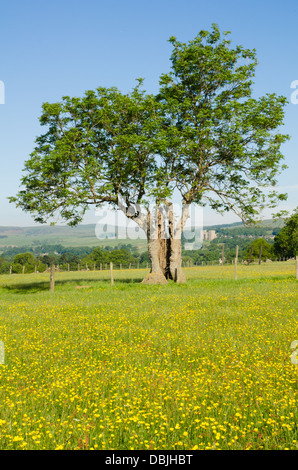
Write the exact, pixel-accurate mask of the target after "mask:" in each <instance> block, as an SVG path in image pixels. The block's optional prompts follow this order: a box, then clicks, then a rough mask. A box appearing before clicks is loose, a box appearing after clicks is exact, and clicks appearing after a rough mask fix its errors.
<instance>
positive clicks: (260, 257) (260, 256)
mask: <svg viewBox="0 0 298 470" xmlns="http://www.w3.org/2000/svg"><path fill="white" fill-rule="evenodd" d="M261 263H262V245H260V251H259V264H261Z"/></svg>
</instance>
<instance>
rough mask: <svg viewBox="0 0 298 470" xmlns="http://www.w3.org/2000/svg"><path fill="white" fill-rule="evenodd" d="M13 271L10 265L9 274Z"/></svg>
mask: <svg viewBox="0 0 298 470" xmlns="http://www.w3.org/2000/svg"><path fill="white" fill-rule="evenodd" d="M11 273H12V266H9V274H11Z"/></svg>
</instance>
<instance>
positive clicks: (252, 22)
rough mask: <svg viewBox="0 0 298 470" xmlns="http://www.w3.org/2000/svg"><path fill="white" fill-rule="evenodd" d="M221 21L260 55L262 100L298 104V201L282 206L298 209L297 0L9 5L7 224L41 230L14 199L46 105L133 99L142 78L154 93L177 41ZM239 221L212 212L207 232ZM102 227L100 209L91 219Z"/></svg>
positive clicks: (2, 218)
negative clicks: (101, 94) (93, 95)
mask: <svg viewBox="0 0 298 470" xmlns="http://www.w3.org/2000/svg"><path fill="white" fill-rule="evenodd" d="M212 23H217V24H218V25H219V28H220V29H221V30H222V31H224V30H229V31H231V36H230V39H231V40H232V43H233V44H241V45H243V46H244V47H247V48H255V49H256V51H257V57H258V60H259V65H258V67H257V70H256V77H255V84H254V88H253V90H254V96H256V97H257V96H261V95H264V94H265V93H271V92H275V93H277V94H280V95H284V96H286V97H287V98H288V100H289V104H288V105H287V107H286V116H285V121H284V124H285V125H284V127H283V132H285V133H288V134H290V136H291V140H290V142H288V143H287V144H285V145H284V146H283V148H282V150H283V153H284V155H285V163H286V164H287V165H288V167H289V169H288V170H286V171H284V172H283V174H282V175H281V176H280V177H279V183H280V186H281V188H282V190H283V191H286V192H288V194H289V198H288V201H287V203H284V204H283V205H282V206H280V208H288V209H290V210H292V209H294V208H295V207H296V206H298V159H297V151H298V132H297V131H298V105H295V104H293V103H291V101H290V99H291V94H292V93H293V91H294V90H293V89H291V88H290V85H291V83H292V82H293V81H294V80H298V58H297V32H296V31H297V23H298V3H297V0H284V1H283V2H272V1H267V0H262V1H260V0H258V1H256V0H252V1H247V2H243V1H242V2H240V1H239V0H238V1H236V0H226V1H224V0H213V1H212V2H206V0H196V1H194V0H184V1H183V2H181V0H179V1H177V0H159V1H157V0H151V1H150V2H149V1H148V2H145V1H142V0H138V1H136V0H125V1H124V0H108V1H103V0H97V1H95V0H85V1H84V2H81V1H76V0H71V1H70V0H60V1H57V0H52V1H51V2H45V1H41V0H38V1H32V0H28V1H26V2H24V1H18V0H17V1H14V0H11V1H10V2H1V5H0V52H1V53H0V58H1V60H0V81H3V82H4V84H5V104H0V158H1V174H0V225H19V226H28V225H34V221H33V219H32V218H31V217H30V215H28V214H25V213H23V212H22V211H21V210H19V209H16V208H15V207H14V206H13V205H12V204H9V203H8V201H7V197H8V196H11V195H14V194H15V193H16V192H17V190H18V187H19V181H20V178H21V175H22V168H23V167H24V162H25V160H26V159H27V158H28V157H29V154H30V152H31V151H32V149H33V147H34V141H35V138H36V137H37V136H38V135H39V134H40V133H41V132H42V128H40V126H39V121H38V118H39V116H40V111H41V104H42V103H43V102H45V101H48V102H54V101H58V100H60V99H61V97H62V96H63V95H70V96H81V95H82V94H83V93H84V92H85V90H87V89H95V88H96V87H98V86H107V87H110V86H116V87H118V88H119V89H120V90H121V91H123V92H128V91H130V90H131V89H132V88H133V87H134V86H135V84H136V81H135V80H136V78H138V77H143V78H144V79H145V82H144V87H145V89H146V90H147V91H148V92H150V93H154V92H156V91H157V89H158V81H159V77H160V75H161V74H162V73H165V72H167V71H169V69H170V60H169V59H170V55H171V45H170V44H169V43H168V39H169V37H170V36H173V35H174V36H176V37H177V39H178V40H180V41H184V42H187V41H189V40H191V39H193V38H194V37H195V36H196V35H197V34H198V32H199V31H200V30H201V29H207V30H208V29H210V27H211V24H212ZM268 215H269V213H268ZM234 221H239V219H238V218H237V217H236V216H233V215H231V216H229V215H227V216H225V217H224V218H223V217H221V216H219V215H217V214H216V213H214V212H211V211H208V210H204V224H217V223H226V222H234ZM96 222H97V217H96V216H95V214H94V212H93V211H91V212H90V214H89V215H88V216H87V217H86V218H85V220H84V223H96Z"/></svg>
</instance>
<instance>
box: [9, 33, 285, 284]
mask: <svg viewBox="0 0 298 470" xmlns="http://www.w3.org/2000/svg"><path fill="white" fill-rule="evenodd" d="M228 35H229V32H223V33H220V31H219V28H218V27H217V25H213V26H212V29H211V31H210V32H208V31H200V33H199V34H198V35H197V36H196V37H195V38H194V39H193V40H191V41H189V42H188V43H181V42H179V41H178V40H177V39H176V38H175V37H172V38H170V40H169V41H170V43H171V44H172V47H173V50H172V55H171V64H172V65H171V70H170V72H169V73H165V74H162V75H161V77H160V83H159V85H160V87H159V90H158V93H157V94H156V95H153V94H148V93H147V92H146V91H145V90H143V88H142V87H143V80H142V79H138V84H137V86H136V87H135V88H134V89H133V90H132V92H131V93H127V94H123V93H121V92H120V91H119V90H118V89H116V88H103V87H99V88H97V89H96V90H94V91H92V90H89V91H87V92H86V93H85V94H84V96H83V97H81V98H78V97H72V98H71V97H69V96H64V97H63V98H62V100H61V101H60V102H57V103H53V104H50V103H44V104H43V106H42V115H41V117H40V123H41V125H42V126H44V127H46V129H47V130H46V132H45V133H44V134H42V135H41V136H39V137H38V138H37V139H36V146H35V148H34V150H33V152H32V153H31V155H30V158H29V159H28V160H27V161H26V163H25V175H24V176H23V178H22V181H21V183H22V185H23V189H21V190H20V191H19V192H18V194H17V195H16V196H13V197H10V201H11V202H14V203H15V204H16V205H17V206H18V207H21V208H22V209H23V210H25V211H28V212H30V213H31V214H32V216H33V218H34V220H35V221H36V222H41V223H45V222H46V221H47V220H51V219H53V218H54V219H55V217H57V216H59V217H61V218H62V220H64V221H67V223H68V224H70V225H76V224H78V223H79V222H81V221H82V220H83V217H84V214H85V212H86V210H87V209H88V208H89V207H91V206H92V205H94V206H101V205H102V204H109V205H110V206H111V207H114V208H116V207H117V208H120V209H121V210H123V211H124V213H125V214H126V216H127V217H128V218H130V219H132V220H134V221H135V222H136V223H137V224H138V225H139V226H140V227H141V228H142V229H144V230H145V233H146V234H147V236H148V250H149V257H150V260H151V267H152V271H156V274H158V275H159V274H160V276H161V277H163V276H165V277H166V278H174V272H177V270H178V271H179V270H180V268H179V266H180V265H181V243H180V241H179V242H178V241H177V240H176V239H177V238H179V237H177V236H176V237H175V234H176V232H175V230H174V228H173V226H174V222H173V220H174V219H173V196H174V194H175V192H176V193H178V194H179V195H180V200H181V205H182V217H181V219H180V226H179V227H180V229H181V228H182V229H183V225H184V223H185V221H186V220H187V218H188V217H189V212H188V208H189V205H190V204H194V203H195V204H200V205H202V206H204V205H207V204H208V205H209V206H210V207H211V208H212V209H214V210H216V211H218V212H221V213H224V212H225V211H234V212H235V213H236V214H237V215H238V216H239V217H240V218H241V219H242V220H243V221H244V222H246V223H249V222H254V221H255V219H256V217H257V216H258V215H259V213H260V211H261V210H262V209H263V208H264V207H275V206H276V205H277V204H278V202H279V201H280V200H284V199H285V198H286V195H284V194H278V193H277V192H276V191H275V190H272V191H271V190H268V188H269V187H274V186H275V185H276V183H277V176H278V174H279V173H280V171H281V170H282V169H283V168H284V167H285V166H284V165H282V164H281V161H282V159H283V155H282V153H281V145H282V144H283V143H284V142H285V141H286V140H287V139H288V136H287V135H284V134H281V133H280V132H278V128H279V126H280V125H282V123H283V117H284V106H285V104H286V99H285V98H284V97H281V96H277V95H276V94H274V93H270V94H267V95H265V96H262V97H260V98H258V99H257V98H253V96H252V85H253V81H252V79H253V77H254V74H255V69H256V66H257V59H256V52H255V50H249V49H244V48H243V47H242V46H236V47H232V45H231V41H230V40H229V39H228ZM265 190H266V191H265ZM152 204H154V205H155V208H156V207H157V208H159V207H160V206H161V205H163V206H164V208H166V210H163V212H162V213H161V212H160V211H158V210H155V211H154V209H153V210H152ZM156 214H158V217H159V218H158V223H157V217H156ZM154 223H155V226H154V227H155V232H154V234H153V235H152V233H151V232H150V230H149V228H151V227H152V225H154ZM165 225H167V227H168V228H167V229H165ZM179 227H178V228H179ZM180 236H181V231H180ZM156 238H158V241H153V240H154V239H156ZM162 238H166V239H167V240H168V241H167V242H164V241H162ZM179 243H180V245H179ZM161 277H160V279H161Z"/></svg>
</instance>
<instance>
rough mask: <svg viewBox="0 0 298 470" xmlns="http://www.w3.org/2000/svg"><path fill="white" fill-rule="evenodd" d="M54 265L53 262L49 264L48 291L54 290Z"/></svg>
mask: <svg viewBox="0 0 298 470" xmlns="http://www.w3.org/2000/svg"><path fill="white" fill-rule="evenodd" d="M54 273H55V266H54V264H51V266H50V291H51V292H54V288H55V274H54Z"/></svg>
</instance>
